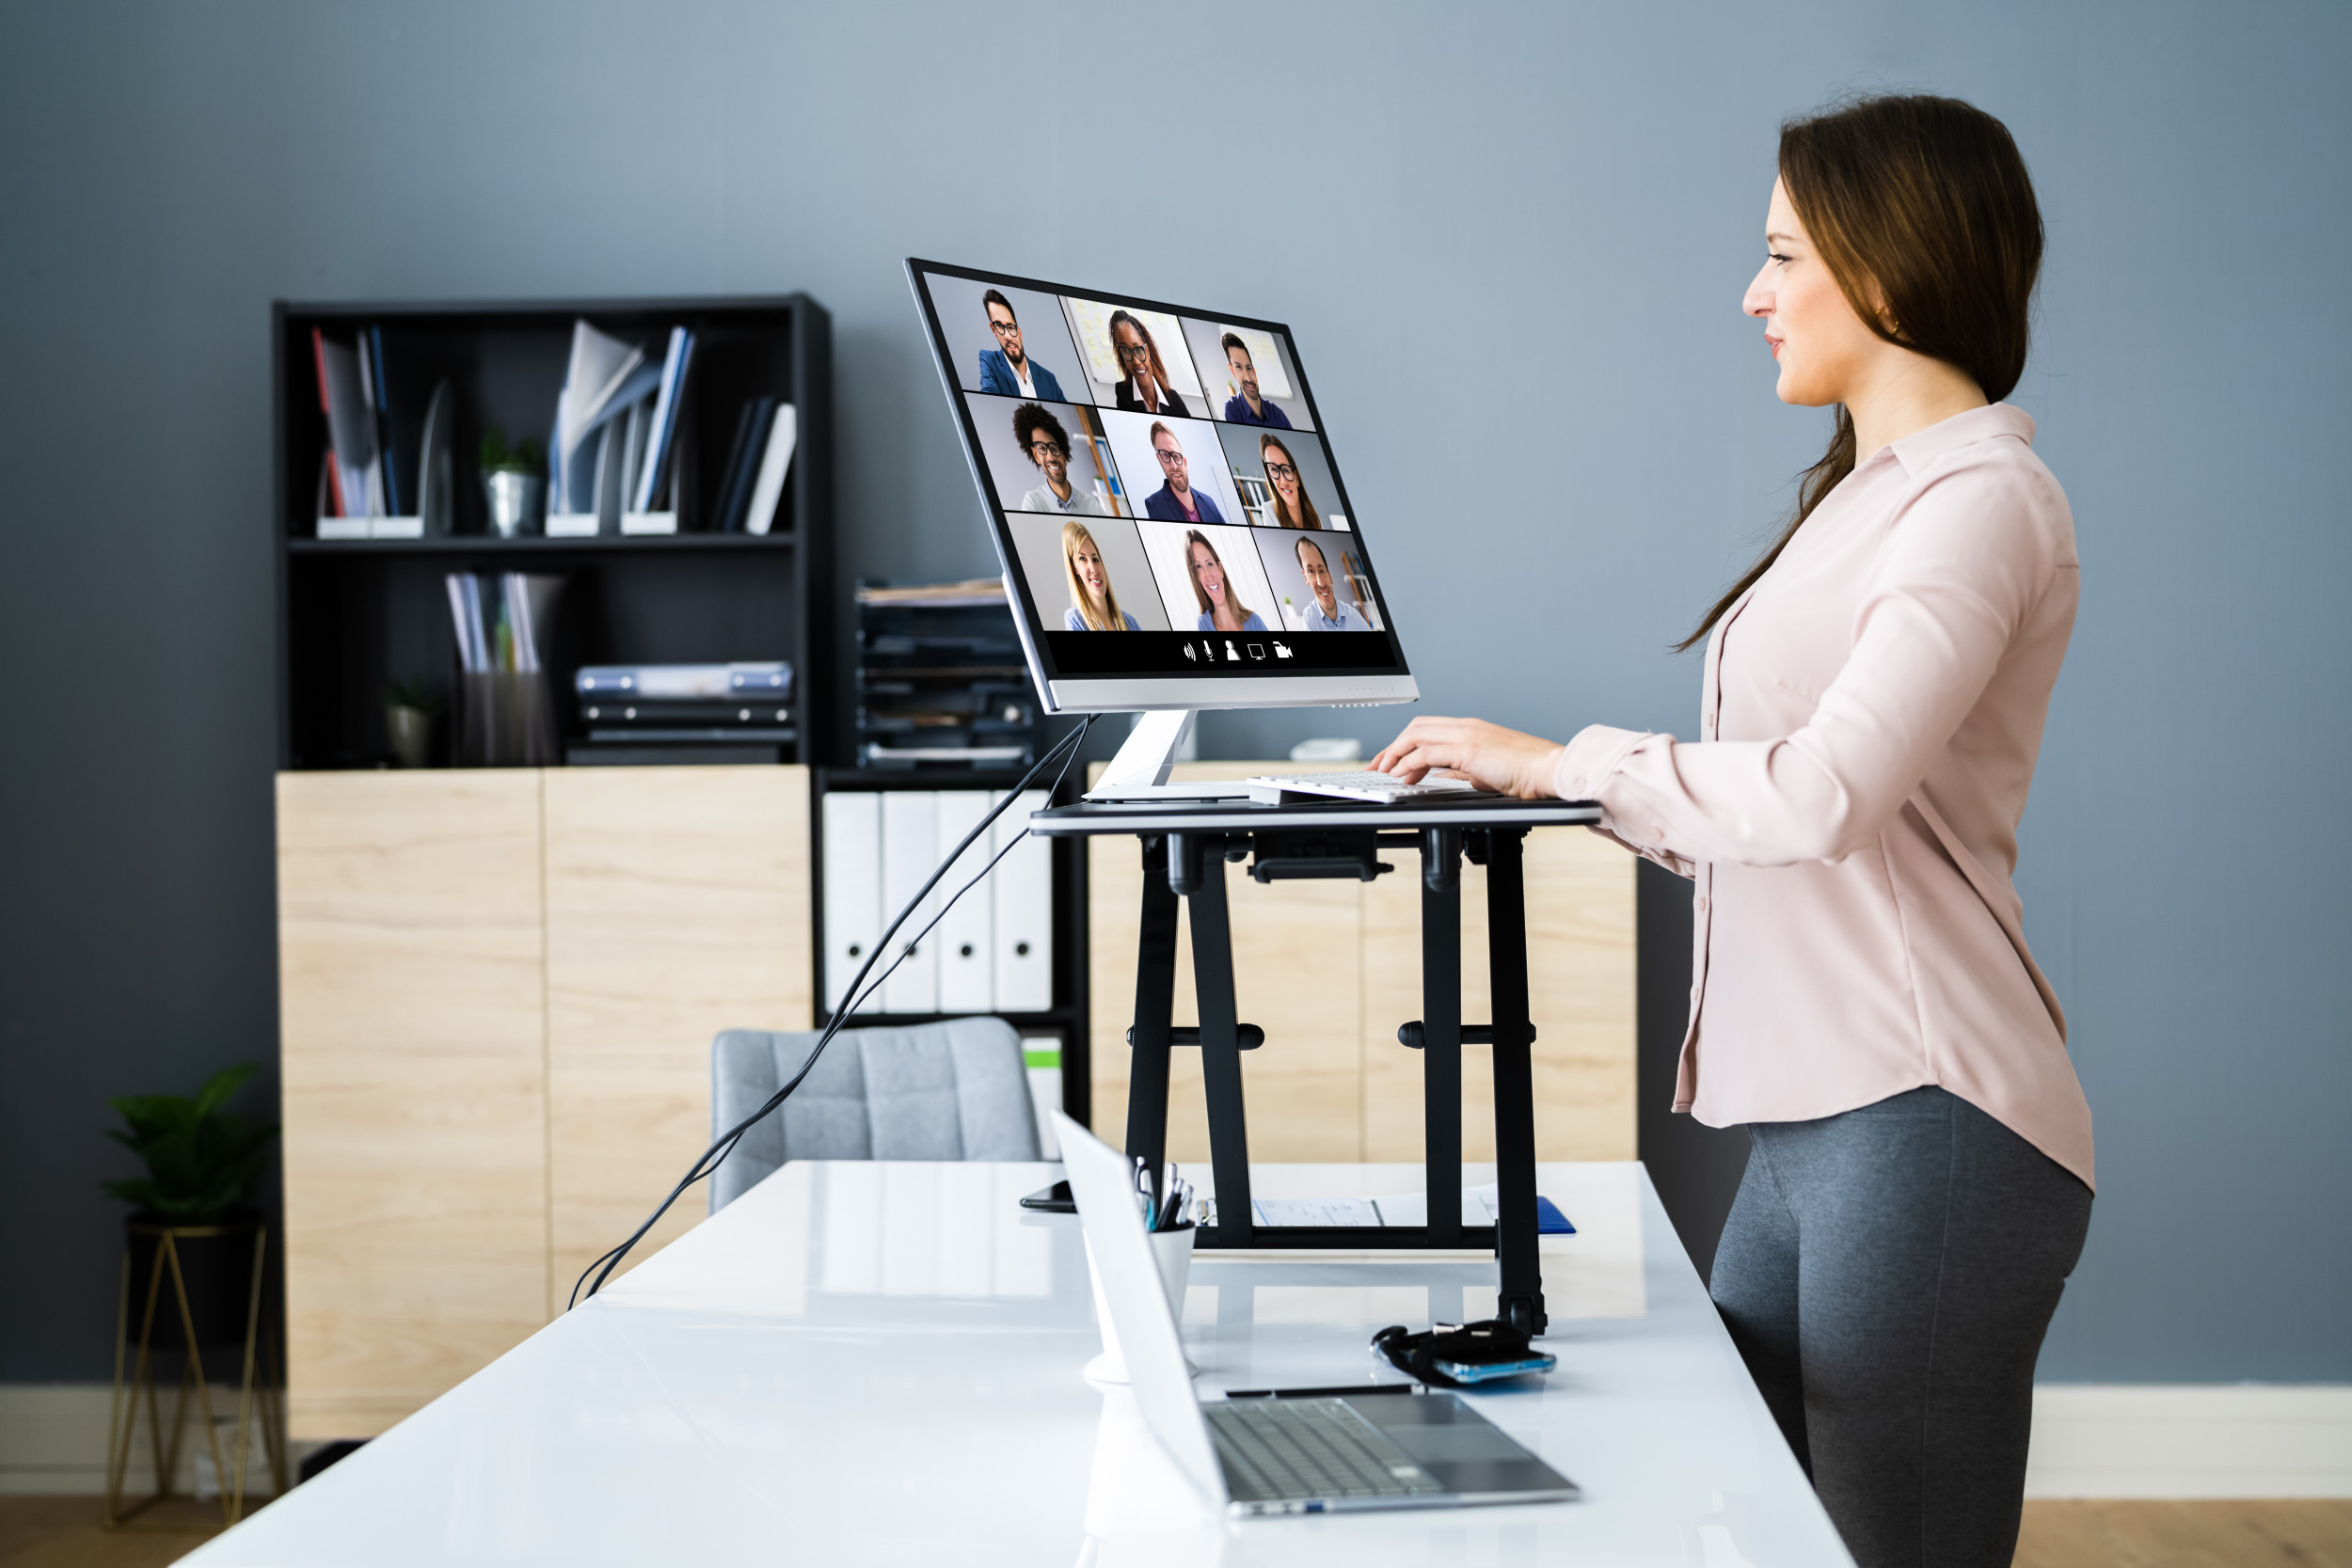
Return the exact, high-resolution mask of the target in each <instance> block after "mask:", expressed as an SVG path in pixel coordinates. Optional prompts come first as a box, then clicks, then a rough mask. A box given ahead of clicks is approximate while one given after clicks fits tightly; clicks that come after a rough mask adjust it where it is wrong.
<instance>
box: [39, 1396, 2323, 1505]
mask: <svg viewBox="0 0 2352 1568" xmlns="http://www.w3.org/2000/svg"><path fill="white" fill-rule="evenodd" d="M213 1397H214V1399H215V1401H216V1403H215V1406H214V1408H215V1410H217V1411H220V1412H223V1413H229V1412H233V1411H234V1410H235V1409H236V1403H235V1401H236V1393H235V1390H233V1389H225V1388H224V1389H215V1390H214V1395H213ZM111 1399H112V1390H110V1389H109V1388H108V1387H107V1386H105V1385H104V1384H72V1383H66V1384H0V1494H27V1493H47V1494H52V1495H65V1494H82V1495H95V1494H97V1493H101V1492H103V1491H104V1490H105V1489H106V1419H107V1410H108V1406H109V1403H110V1402H111ZM2033 1408H2034V1420H2033V1456H2032V1458H2031V1459H2030V1460H2029V1461H2028V1462H2027V1464H2026V1496H2027V1497H2352V1387H2346V1386H2300V1387H2296V1386H2260V1385H2219V1386H2216V1385H2186V1384H2184V1385H2166V1384H2156V1385H2123V1384H2043V1385H2042V1386H2039V1387H2037V1388H2035V1389H2034V1401H2033ZM189 1435H190V1437H191V1438H192V1439H193V1438H194V1437H195V1435H196V1433H195V1431H194V1429H193V1428H191V1429H190V1433H189ZM197 1446H198V1445H197V1444H196V1443H195V1442H193V1441H191V1442H190V1443H189V1444H188V1445H187V1447H188V1448H189V1449H191V1450H192V1449H195V1448H196V1447H197ZM313 1446H314V1445H310V1444H306V1443H299V1442H298V1443H295V1444H294V1446H293V1449H292V1452H291V1453H290V1455H289V1458H288V1463H289V1465H293V1464H295V1463H298V1462H299V1459H300V1456H301V1455H302V1454H303V1453H305V1452H306V1451H308V1450H309V1449H310V1448H311V1447H313ZM142 1447H144V1445H142ZM254 1457H255V1462H256V1474H255V1475H254V1476H253V1478H252V1479H251V1480H250V1481H248V1482H247V1484H248V1486H250V1487H251V1488H252V1489H253V1490H254V1491H256V1492H259V1493H262V1494H266V1493H267V1492H268V1490H269V1478H268V1473H267V1469H266V1467H265V1466H262V1465H261V1464H260V1459H261V1449H260V1445H259V1443H258V1441H257V1443H256V1445H255V1450H254ZM193 1466H194V1455H193V1452H191V1453H190V1454H189V1455H188V1456H187V1458H186V1459H185V1460H183V1465H182V1471H181V1477H180V1485H181V1487H182V1488H183V1489H184V1488H186V1487H188V1486H189V1485H191V1484H193V1476H194V1470H193ZM129 1485H130V1487H131V1489H132V1490H133V1491H135V1492H140V1493H144V1492H146V1491H148V1490H150V1489H151V1485H152V1482H151V1472H150V1470H149V1467H148V1461H147V1459H146V1457H145V1455H144V1454H139V1455H136V1456H135V1458H134V1463H133V1465H132V1471H131V1475H130V1478H129Z"/></svg>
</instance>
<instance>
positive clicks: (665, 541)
mask: <svg viewBox="0 0 2352 1568" xmlns="http://www.w3.org/2000/svg"><path fill="white" fill-rule="evenodd" d="M796 543H797V541H796V540H795V539H794V538H793V536H792V535H790V534H788V533H771V534H765V535H762V534H756V533H653V534H637V535H628V534H597V535H596V536H594V537H592V538H585V539H549V538H547V537H544V536H542V535H539V534H530V535H526V536H524V537H522V538H518V539H501V538H500V537H499V536H498V535H496V534H493V533H451V534H443V535H441V536H439V537H437V538H432V539H289V540H288V541H286V549H287V551H288V553H289V554H293V555H468V556H475V555H479V556H494V555H521V556H548V555H635V554H639V553H644V554H651V555H660V554H664V553H667V552H672V551H686V552H689V553H694V552H702V551H708V550H722V551H741V552H744V553H747V554H754V555H757V554H762V553H767V552H773V551H784V550H789V549H791V548H792V547H793V546H794V545H795V544H796Z"/></svg>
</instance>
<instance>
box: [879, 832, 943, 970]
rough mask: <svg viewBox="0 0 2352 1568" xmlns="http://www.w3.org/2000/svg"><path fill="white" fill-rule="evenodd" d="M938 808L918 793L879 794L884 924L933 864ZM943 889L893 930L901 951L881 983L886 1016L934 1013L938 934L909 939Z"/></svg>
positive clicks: (892, 958)
mask: <svg viewBox="0 0 2352 1568" xmlns="http://www.w3.org/2000/svg"><path fill="white" fill-rule="evenodd" d="M938 819H939V809H938V802H937V800H936V799H935V798H934V797H933V796H931V795H930V793H928V792H926V791H921V790H912V789H894V790H885V791H883V792H882V921H883V923H884V924H887V923H888V922H889V921H890V919H891V918H892V917H893V916H895V915H896V914H897V913H898V911H900V910H902V909H904V908H906V906H907V902H908V900H909V899H912V898H913V897H914V895H915V893H916V891H917V890H919V889H920V888H921V887H922V885H923V884H924V882H925V881H927V880H929V879H930V874H931V872H932V871H933V870H935V869H937V867H938V864H939V845H938ZM942 881H943V886H942V887H941V888H940V889H935V890H934V891H933V893H932V895H931V896H930V898H927V899H925V900H924V901H923V907H922V908H920V909H918V910H916V911H914V913H913V914H912V915H909V916H908V917H907V922H906V924H905V925H903V926H901V927H898V948H899V950H900V951H903V952H905V954H906V958H905V961H904V962H901V963H899V964H898V970H897V972H896V973H895V974H892V975H891V976H890V978H889V979H888V980H886V981H884V982H883V984H882V1011H884V1012H887V1013H935V1012H937V1011H939V942H938V934H937V933H936V932H934V933H933V934H932V935H931V936H930V937H928V938H926V939H924V940H923V941H921V942H916V941H915V940H914V935H915V933H916V932H917V931H920V930H921V929H922V928H923V927H924V926H925V925H926V924H928V923H929V922H930V917H931V916H932V915H934V914H936V913H938V912H939V902H938V900H939V899H940V898H942V897H943V896H944V895H945V892H946V889H945V885H944V884H945V879H942ZM898 957H899V955H898V952H894V953H891V954H888V955H886V956H885V957H884V958H882V962H883V963H884V964H888V963H891V962H893V961H895V960H897V959H898Z"/></svg>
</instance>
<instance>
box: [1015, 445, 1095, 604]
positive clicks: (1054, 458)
mask: <svg viewBox="0 0 2352 1568" xmlns="http://www.w3.org/2000/svg"><path fill="white" fill-rule="evenodd" d="M1012 440H1013V444H1014V445H1015V446H1017V447H1019V448H1020V449H1021V450H1022V451H1023V452H1024V453H1025V454H1026V455H1027V457H1028V459H1029V463H1030V466H1031V467H1035V468H1036V469H1037V470H1038V471H1039V472H1040V473H1041V474H1042V475H1044V483H1041V484H1039V485H1037V486H1036V487H1035V488H1034V489H1032V490H1030V491H1029V492H1028V493H1027V494H1026V495H1024V496H1023V497H1022V498H1021V510H1022V511H1024V512H1066V513H1075V514H1078V515H1083V516H1089V517H1107V516H1109V515H1111V514H1110V509H1109V508H1108V507H1105V506H1104V504H1103V503H1102V501H1101V500H1099V499H1096V498H1095V496H1094V494H1093V492H1091V491H1089V490H1081V489H1079V488H1078V486H1077V485H1076V484H1074V483H1072V481H1071V478H1070V432H1068V431H1067V430H1064V429H1063V428H1062V422H1061V421H1060V420H1057V419H1056V418H1054V416H1053V414H1052V413H1051V412H1049V411H1048V410H1046V409H1043V408H1041V407H1039V406H1038V405H1037V404H1034V403H1025V404H1022V405H1021V406H1020V407H1018V408H1016V409H1014V410H1013V411H1012ZM1074 629H1075V628H1073V630H1074Z"/></svg>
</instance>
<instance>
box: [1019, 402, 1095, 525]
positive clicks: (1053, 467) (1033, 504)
mask: <svg viewBox="0 0 2352 1568" xmlns="http://www.w3.org/2000/svg"><path fill="white" fill-rule="evenodd" d="M1012 438H1013V441H1014V442H1015V443H1016V444H1017V445H1018V446H1019V447H1020V448H1021V450H1022V451H1024V452H1026V453H1027V454H1028V458H1029V466H1030V467H1034V468H1036V469H1038V470H1040V471H1041V472H1042V473H1043V474H1044V475H1045V483H1042V484H1041V485H1039V486H1038V487H1037V488H1036V489H1034V490H1031V491H1030V492H1029V493H1028V494H1027V495H1025V496H1024V497H1022V498H1021V510H1022V511H1024V512H1059V513H1064V514H1067V515H1074V516H1082V517H1107V516H1109V515H1110V512H1109V511H1108V510H1107V509H1106V508H1105V507H1104V505H1103V503H1102V502H1101V501H1100V500H1098V499H1095V498H1094V497H1093V496H1092V495H1090V494H1089V493H1088V492H1087V491H1084V490H1081V489H1079V488H1078V487H1077V486H1076V485H1075V484H1073V483H1071V481H1070V433H1069V432H1068V431H1066V430H1064V429H1062V427H1061V421H1060V420H1057V419H1056V418H1054V416H1053V415H1051V414H1049V413H1047V412H1046V411H1045V410H1044V409H1042V408H1040V407H1039V406H1038V405H1037V404H1034V403H1025V404H1022V405H1021V406H1020V407H1018V408H1016V409H1014V410H1013V411H1012Z"/></svg>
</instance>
